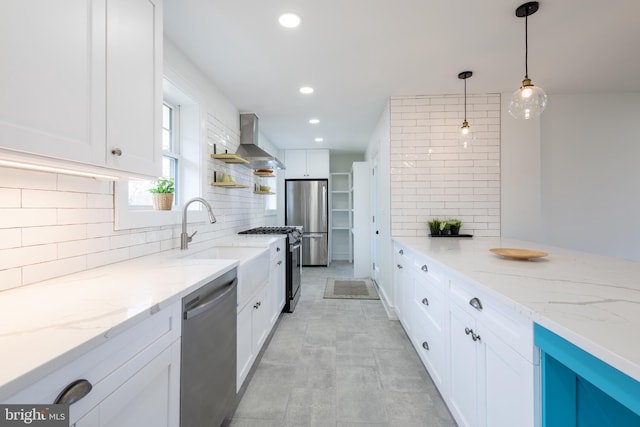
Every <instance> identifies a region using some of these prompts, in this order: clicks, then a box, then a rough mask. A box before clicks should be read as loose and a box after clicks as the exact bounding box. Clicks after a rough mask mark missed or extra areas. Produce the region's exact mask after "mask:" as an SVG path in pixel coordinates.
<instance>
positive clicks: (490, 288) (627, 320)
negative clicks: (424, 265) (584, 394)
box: [394, 237, 640, 380]
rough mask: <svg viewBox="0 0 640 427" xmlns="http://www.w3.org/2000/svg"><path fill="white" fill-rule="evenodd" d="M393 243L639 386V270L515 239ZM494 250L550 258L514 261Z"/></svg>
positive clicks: (400, 240) (620, 261)
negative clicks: (468, 283)
mask: <svg viewBox="0 0 640 427" xmlns="http://www.w3.org/2000/svg"><path fill="white" fill-rule="evenodd" d="M394 240H395V241H397V242H398V243H401V244H403V245H405V246H407V247H409V248H410V249H412V250H414V251H416V252H419V253H422V254H424V255H426V256H428V257H430V258H432V259H433V260H435V261H436V262H437V263H439V264H441V265H442V266H444V267H448V268H450V269H452V270H456V271H457V272H458V273H459V274H460V275H462V276H464V277H466V278H467V279H469V280H471V281H473V282H474V283H475V284H476V285H478V286H479V287H480V288H481V289H484V290H486V291H487V292H488V293H490V294H492V296H495V297H497V298H499V299H500V300H501V301H502V302H504V303H506V304H509V305H510V306H512V307H514V308H515V309H516V310H518V311H520V312H521V313H523V314H524V315H526V316H528V317H529V318H530V319H532V320H533V321H534V322H536V323H538V324H540V325H542V326H544V327H546V328H547V329H549V330H551V331H553V332H555V333H556V334H558V335H560V336H562V337H564V338H565V339H567V340H568V341H570V342H572V343H574V344H575V345H577V346H578V347H580V348H582V349H584V350H585V351H587V352H589V353H591V354H592V355H594V356H595V357H597V358H599V359H601V360H603V361H604V362H606V363H608V364H610V365H611V366H613V367H615V368H617V369H619V370H620V371H622V372H624V373H626V374H627V375H629V376H631V377H632V378H635V379H636V380H640V340H638V339H637V337H638V331H640V263H638V262H633V261H627V260H623V259H617V258H610V257H605V256H601V255H594V254H590V253H585V252H579V251H574V250H569V249H562V248H557V247H551V246H545V245H541V244H537V243H532V242H526V241H520V240H513V239H501V238H489V237H487V238H478V237H474V238H472V239H470V238H429V237H427V238H424V237H423V238H412V237H395V238H394ZM491 248H521V249H531V250H538V251H543V252H547V253H548V254H549V255H548V256H547V257H544V258H538V259H535V260H529V261H523V260H514V259H506V258H502V257H500V256H498V255H495V254H493V253H491V252H489V249H491Z"/></svg>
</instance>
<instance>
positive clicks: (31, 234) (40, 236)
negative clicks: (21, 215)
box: [22, 224, 87, 246]
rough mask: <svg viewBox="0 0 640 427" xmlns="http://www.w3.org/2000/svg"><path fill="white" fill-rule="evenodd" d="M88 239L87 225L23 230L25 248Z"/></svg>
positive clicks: (53, 226) (27, 228)
mask: <svg viewBox="0 0 640 427" xmlns="http://www.w3.org/2000/svg"><path fill="white" fill-rule="evenodd" d="M86 238H87V226H86V225H85V224H72V225H52V226H48V227H26V228H23V229H22V245H23V246H33V245H42V244H45V243H59V242H68V241H72V240H80V239H86Z"/></svg>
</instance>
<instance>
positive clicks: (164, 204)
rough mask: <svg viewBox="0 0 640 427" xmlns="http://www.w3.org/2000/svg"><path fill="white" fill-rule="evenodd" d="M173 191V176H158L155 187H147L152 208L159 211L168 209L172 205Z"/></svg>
mask: <svg viewBox="0 0 640 427" xmlns="http://www.w3.org/2000/svg"><path fill="white" fill-rule="evenodd" d="M175 191H176V189H175V183H174V181H173V178H164V177H160V178H158V180H157V181H156V183H155V187H153V188H151V189H149V193H151V197H152V198H153V208H154V209H156V210H160V211H170V210H171V208H172V207H173V193H175Z"/></svg>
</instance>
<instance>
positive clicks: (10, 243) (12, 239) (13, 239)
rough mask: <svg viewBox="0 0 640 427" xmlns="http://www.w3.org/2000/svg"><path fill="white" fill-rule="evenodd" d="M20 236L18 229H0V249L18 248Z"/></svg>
mask: <svg viewBox="0 0 640 427" xmlns="http://www.w3.org/2000/svg"><path fill="white" fill-rule="evenodd" d="M20 246H22V236H21V233H20V229H19V228H5V229H0V249H8V248H19V247H20Z"/></svg>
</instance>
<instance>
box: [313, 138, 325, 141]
mask: <svg viewBox="0 0 640 427" xmlns="http://www.w3.org/2000/svg"><path fill="white" fill-rule="evenodd" d="M314 141H315V142H322V141H324V138H316V139H314Z"/></svg>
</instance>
